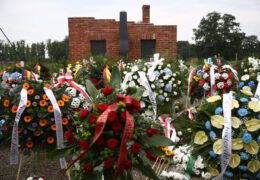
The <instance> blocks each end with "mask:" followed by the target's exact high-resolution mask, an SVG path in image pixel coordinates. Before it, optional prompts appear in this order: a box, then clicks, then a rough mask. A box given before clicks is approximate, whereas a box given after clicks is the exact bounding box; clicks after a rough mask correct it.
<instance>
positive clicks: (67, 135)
mask: <svg viewBox="0 0 260 180" xmlns="http://www.w3.org/2000/svg"><path fill="white" fill-rule="evenodd" d="M65 139H66V140H67V141H69V142H70V143H74V142H75V141H76V138H74V136H73V133H72V130H71V129H70V130H69V131H66V132H65Z"/></svg>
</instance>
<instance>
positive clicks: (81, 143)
mask: <svg viewBox="0 0 260 180" xmlns="http://www.w3.org/2000/svg"><path fill="white" fill-rule="evenodd" d="M79 146H80V148H81V149H87V148H88V142H87V141H85V140H84V139H81V140H80V141H79Z"/></svg>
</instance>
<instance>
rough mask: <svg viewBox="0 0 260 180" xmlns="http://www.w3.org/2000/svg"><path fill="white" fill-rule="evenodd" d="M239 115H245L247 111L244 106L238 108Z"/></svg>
mask: <svg viewBox="0 0 260 180" xmlns="http://www.w3.org/2000/svg"><path fill="white" fill-rule="evenodd" d="M238 114H239V116H246V115H247V114H248V111H247V110H246V109H245V108H240V109H239V110H238Z"/></svg>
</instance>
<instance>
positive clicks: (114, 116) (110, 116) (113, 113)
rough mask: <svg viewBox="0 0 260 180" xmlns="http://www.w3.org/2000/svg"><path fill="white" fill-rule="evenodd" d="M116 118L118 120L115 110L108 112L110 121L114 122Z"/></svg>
mask: <svg viewBox="0 0 260 180" xmlns="http://www.w3.org/2000/svg"><path fill="white" fill-rule="evenodd" d="M115 120H117V114H116V112H115V111H110V112H109V113H108V116H107V121H108V122H114V121H115Z"/></svg>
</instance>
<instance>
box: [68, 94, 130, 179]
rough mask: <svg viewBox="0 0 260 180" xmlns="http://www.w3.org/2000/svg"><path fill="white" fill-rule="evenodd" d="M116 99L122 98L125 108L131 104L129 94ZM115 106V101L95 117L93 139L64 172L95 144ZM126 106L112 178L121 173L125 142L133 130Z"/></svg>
mask: <svg viewBox="0 0 260 180" xmlns="http://www.w3.org/2000/svg"><path fill="white" fill-rule="evenodd" d="M118 99H119V100H122V101H123V102H124V103H125V104H126V107H127V108H128V107H131V106H132V97H131V96H123V95H118ZM116 108H117V103H114V104H112V105H110V106H108V107H107V109H106V110H105V111H104V112H103V113H102V114H101V115H100V116H99V118H98V119H97V123H96V129H95V132H94V139H93V140H92V143H91V144H90V146H89V147H88V148H87V149H86V150H85V151H84V152H83V153H82V154H81V155H79V156H78V157H77V158H76V159H75V160H74V161H73V162H72V163H71V164H70V165H69V166H68V167H67V168H66V170H65V172H64V174H65V173H66V172H67V170H68V169H69V168H71V166H73V165H74V164H75V163H76V162H77V161H79V160H80V159H81V158H82V157H83V156H84V155H85V154H86V153H87V152H88V150H89V149H90V148H91V147H92V146H93V145H94V144H95V142H96V141H97V139H98V138H99V137H100V135H101V134H102V132H103V130H104V128H105V125H106V122H107V117H108V114H109V113H110V112H111V111H113V110H115V109H116ZM127 108H126V122H125V128H124V132H123V137H122V142H121V145H120V151H119V158H118V166H117V169H116V172H115V175H114V177H113V179H115V178H116V177H117V176H118V175H119V174H120V173H121V171H122V169H123V168H124V164H125V161H126V158H127V146H126V143H127V142H129V141H131V139H132V135H133V131H134V120H133V117H132V116H131V114H130V113H129V112H128V110H127Z"/></svg>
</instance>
